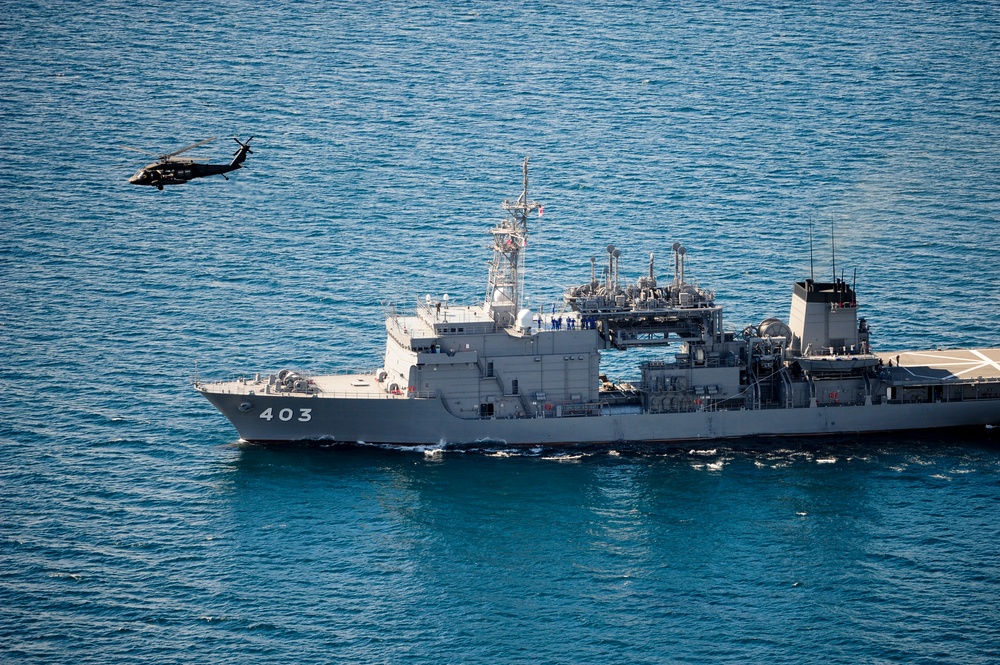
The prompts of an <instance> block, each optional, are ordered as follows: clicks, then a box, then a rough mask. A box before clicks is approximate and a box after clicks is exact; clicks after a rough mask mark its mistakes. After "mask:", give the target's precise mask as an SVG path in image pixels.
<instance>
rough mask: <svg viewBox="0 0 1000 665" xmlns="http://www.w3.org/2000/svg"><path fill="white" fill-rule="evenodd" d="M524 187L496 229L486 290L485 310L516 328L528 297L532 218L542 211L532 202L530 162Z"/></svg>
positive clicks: (506, 207) (504, 324)
mask: <svg viewBox="0 0 1000 665" xmlns="http://www.w3.org/2000/svg"><path fill="white" fill-rule="evenodd" d="M521 171H522V173H523V174H524V185H523V189H522V191H521V196H520V197H519V198H518V199H517V201H514V202H511V201H509V200H505V201H504V202H503V209H504V210H505V211H506V212H507V217H506V218H504V219H503V220H502V221H501V222H500V223H499V224H497V225H496V226H494V227H493V228H492V229H491V230H490V233H492V234H493V261H492V262H491V263H490V278H489V284H488V285H487V288H486V302H485V304H484V310H485V311H486V313H487V314H488V315H490V316H492V318H493V320H494V321H495V322H496V323H497V324H498V325H500V326H502V327H504V328H506V327H510V326H512V325H514V322H515V320H516V317H517V313H518V312H519V311H520V309H521V298H522V296H523V293H524V249H525V247H526V246H527V244H528V215H529V214H531V213H532V212H534V211H535V210H538V209H539V208H540V205H539V204H538V202H537V201H530V200H529V199H528V158H527V157H525V158H524V163H523V164H522V165H521Z"/></svg>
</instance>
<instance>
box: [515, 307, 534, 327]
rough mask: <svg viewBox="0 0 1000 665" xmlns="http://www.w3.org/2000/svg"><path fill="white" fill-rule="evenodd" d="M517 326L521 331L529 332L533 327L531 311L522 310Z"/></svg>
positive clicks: (519, 313) (518, 314)
mask: <svg viewBox="0 0 1000 665" xmlns="http://www.w3.org/2000/svg"><path fill="white" fill-rule="evenodd" d="M517 326H518V327H519V328H520V329H521V330H527V329H528V328H530V327H531V310H530V309H522V310H521V311H520V312H518V313H517Z"/></svg>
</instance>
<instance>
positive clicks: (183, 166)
mask: <svg viewBox="0 0 1000 665" xmlns="http://www.w3.org/2000/svg"><path fill="white" fill-rule="evenodd" d="M214 140H215V137H212V138H210V139H205V140H204V141H198V142H197V143H194V144H191V145H189V146H188V147H186V148H181V149H180V150H175V151H174V152H170V153H167V154H166V155H157V154H156V153H155V152H149V151H148V150H140V149H139V148H133V147H130V146H127V145H123V146H122V147H123V148H125V149H127V150H134V151H136V152H144V153H146V154H149V155H154V156H155V157H156V158H157V159H158V160H159V161H157V162H154V163H153V164H147V165H146V166H143V167H142V168H141V169H139V170H138V171H136V172H135V175H134V176H132V177H131V178H129V179H128V181H129V182H130V183H132V184H133V185H151V186H153V187H156V188H157V189H158V190H160V191H161V192H162V191H163V186H164V185H183V184H184V183H186V182H187V181H188V180H193V179H195V178H204V177H207V176H210V175H221V176H222V177H223V178H226V180H229V178H228V177H226V174H227V173H229V172H230V171H235V170H236V169H238V168H242V167H243V162H244V161H246V158H247V155H252V154H253V151H252V150H251V149H250V141H252V140H253V137H252V136H251V137H250V138H248V139H247V140H246V141H245V142H244V141H240V140H239V139H238V138H236V137H233V140H234V141H236V142H237V143H239V144H240V147H239V149H238V150H237V151H236V152H234V153H233V155H234V156H233V161H231V162H230V163H229V164H201V163H199V162H196V161H194V160H191V159H174V157H176V156H177V155H179V154H181V153H182V152H187V151H188V150H191V149H192V148H197V147H198V146H200V145H204V144H206V143H209V142H210V141H214Z"/></svg>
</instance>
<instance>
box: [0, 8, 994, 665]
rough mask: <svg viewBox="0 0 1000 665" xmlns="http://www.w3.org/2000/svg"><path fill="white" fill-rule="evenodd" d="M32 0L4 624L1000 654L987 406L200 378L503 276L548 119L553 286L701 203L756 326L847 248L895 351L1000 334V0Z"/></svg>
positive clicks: (730, 315)
mask: <svg viewBox="0 0 1000 665" xmlns="http://www.w3.org/2000/svg"><path fill="white" fill-rule="evenodd" d="M3 9H4V11H3V15H4V17H3V19H0V62H2V63H3V64H2V66H0V90H2V91H3V92H2V93H0V387H2V389H3V393H4V395H5V396H6V397H5V399H4V402H3V407H2V409H0V660H2V661H4V662H55V663H107V662H152V663H171V662H185V663H186V662H210V663H256V662H294V663H330V662H337V663H341V662H343V663H373V662H374V663H399V662H415V663H423V662H475V663H521V662H532V661H537V662H545V663H584V662H601V663H606V662H608V663H611V662H613V663H768V664H771V663H801V662H821V663H995V662H1000V554H998V550H997V544H998V543H1000V443H998V438H997V436H996V435H991V432H989V431H986V432H978V433H976V432H971V433H969V432H962V433H954V432H948V433H931V434H928V435H924V436H909V435H907V436H900V437H883V438H877V439H873V438H862V437H844V438H840V439H836V440H818V439H807V440H802V439H783V440H780V441H771V440H753V441H735V442H727V443H725V444H697V445H693V446H690V447H682V448H676V449H670V450H660V449H643V448H641V447H640V448H635V449H622V450H614V451H612V450H608V449H603V450H602V449H580V450H574V451H569V452H565V451H563V452H560V451H551V450H545V449H541V448H539V449H531V450H523V451H522V450H505V449H503V448H490V449H483V450H472V451H427V452H426V453H425V452H423V451H418V452H405V451H400V450H386V449H378V448H364V447H356V446H352V447H348V446H332V447H328V448H319V449H315V448H314V449H288V450H282V449H265V448H258V447H254V446H249V445H246V444H242V443H240V442H239V441H238V438H237V434H236V432H235V431H234V430H233V429H232V427H231V426H230V425H229V424H228V422H227V421H226V420H225V419H224V418H223V417H222V416H221V415H220V414H219V413H217V412H216V411H215V410H214V409H213V408H212V407H211V406H210V405H209V404H208V403H207V402H206V401H205V400H204V399H203V398H202V397H201V396H200V395H198V394H197V393H196V392H195V391H194V390H193V389H192V388H191V385H190V379H191V378H192V377H193V376H201V377H202V378H227V377H228V376H230V375H233V374H240V373H244V372H256V371H263V372H269V371H274V370H277V369H279V368H281V367H295V368H298V369H300V370H307V371H314V372H335V371H339V370H342V369H348V368H359V369H361V368H374V367H377V366H378V365H379V363H380V353H381V352H382V351H383V349H384V327H383V320H382V316H383V313H384V308H385V303H388V302H393V303H396V304H398V305H399V306H400V307H402V308H404V309H406V308H409V307H411V306H412V304H413V303H414V302H415V301H416V299H417V298H422V297H423V295H424V294H427V293H431V294H443V293H448V294H449V296H450V298H451V299H452V300H453V301H456V302H460V303H473V302H476V301H481V300H482V298H483V296H484V295H485V289H486V273H487V262H488V260H489V258H490V251H489V249H488V247H487V241H488V233H487V231H488V229H489V226H490V225H491V224H492V223H493V222H494V221H496V220H497V219H499V218H501V216H502V211H501V209H500V206H499V204H500V202H501V201H502V200H503V199H505V198H510V197H513V196H516V195H517V194H518V193H519V191H520V176H521V173H520V163H521V160H522V158H523V157H524V156H525V155H527V156H530V159H531V162H530V164H531V187H532V190H531V196H532V198H535V199H537V200H538V201H540V202H541V203H542V204H543V205H544V210H545V214H544V216H543V217H542V218H541V219H539V220H534V221H533V226H532V235H531V240H530V243H529V248H528V251H529V253H528V258H527V280H526V288H527V294H528V300H529V303H530V304H531V305H532V307H536V306H541V305H544V304H545V303H550V302H556V301H559V300H560V298H561V294H562V289H563V288H564V287H566V286H568V285H573V284H578V283H581V282H584V281H586V280H588V279H589V276H590V257H591V256H592V255H596V256H600V254H601V253H602V252H603V251H604V247H606V245H607V244H609V243H613V244H615V245H616V246H617V247H619V248H620V249H622V252H623V257H622V267H623V273H624V275H625V276H627V277H629V279H634V278H635V277H638V276H640V275H641V274H643V273H644V272H645V270H646V268H647V264H648V263H647V262H648V254H649V253H650V252H653V253H654V254H655V257H656V261H657V264H656V265H657V273H658V274H659V275H665V274H667V273H668V272H671V271H672V265H669V263H670V261H669V248H670V246H671V244H672V243H673V242H674V241H680V242H682V243H683V244H684V245H685V246H686V247H687V248H688V254H687V274H688V276H689V277H693V278H694V279H695V280H697V282H698V283H699V284H700V285H701V286H704V287H707V288H711V289H714V290H715V292H716V296H717V300H718V302H719V303H721V304H723V305H725V307H726V322H727V325H728V326H730V327H731V329H733V330H737V331H738V330H742V328H743V326H745V325H747V324H756V323H759V322H760V321H761V320H762V319H764V318H768V317H772V316H776V317H779V318H782V319H786V318H787V316H788V310H789V303H790V294H791V285H792V282H793V281H794V280H796V279H802V278H804V277H807V276H808V275H809V274H810V271H811V270H812V271H814V272H815V274H816V276H817V278H818V279H827V278H828V277H829V276H832V275H833V274H834V272H836V274H837V275H838V276H841V275H843V276H844V277H845V278H846V279H848V280H849V281H852V282H855V281H856V284H857V291H858V293H859V299H860V302H859V305H860V308H861V315H862V316H865V317H866V318H867V319H868V321H869V322H870V324H871V326H872V328H873V344H874V345H875V347H876V349H878V350H882V351H887V350H907V349H922V348H952V347H998V346H1000V329H998V320H1000V278H998V264H1000V262H998V247H1000V4H998V3H996V2H981V3H968V2H934V1H921V0H914V1H913V2H901V3H870V2H851V1H848V2H836V3H835V2H823V1H820V2H802V3H787V2H774V1H761V2H688V1H686V0H681V1H680V2H676V3H658V2H628V3H625V4H621V3H602V2H597V1H594V0H580V1H577V2H554V3H541V2H518V3H492V2H481V1H472V2H461V3H449V2H439V1H437V0H427V1H424V2H416V1H414V2H394V1H389V2H377V3H368V4H364V5H362V4H357V3H348V2H329V3H303V2H272V3H255V2H246V1H245V0H231V1H229V2H224V3H201V2H190V1H187V0H182V1H180V2H169V3H167V2H152V3H135V2H112V1H107V2H98V3H87V4H81V3H73V2H60V1H58V0H57V1H55V2H44V3H35V2H23V3H14V2H8V3H4V7H3ZM234 135H238V136H240V137H242V138H243V139H245V138H246V137H249V136H251V135H252V136H253V137H254V139H253V143H252V147H253V149H254V154H253V155H251V156H250V157H249V159H248V160H247V163H246V168H244V169H242V170H240V171H237V172H235V173H233V174H231V178H230V180H229V181H228V182H226V181H224V180H223V179H222V178H219V177H215V178H210V179H204V180H200V181H194V182H192V183H190V184H187V185H184V186H179V187H168V188H166V189H165V190H164V191H163V192H158V191H156V190H155V189H153V188H143V187H135V186H132V185H130V184H128V182H127V180H128V177H129V176H130V175H132V174H133V173H134V172H135V171H136V170H137V169H138V168H139V167H141V166H143V165H144V164H146V163H148V162H150V161H152V159H153V158H151V157H147V156H144V155H140V154H138V153H135V152H132V151H129V150H125V149H123V148H122V146H123V145H127V146H131V147H135V148H140V149H144V150H148V151H151V152H153V153H157V154H158V153H166V152H170V151H173V150H176V149H178V148H180V147H183V146H186V145H189V144H191V143H194V142H196V141H199V140H201V139H205V138H208V137H212V136H215V137H219V139H218V140H217V141H216V142H214V143H210V144H208V145H206V146H203V147H200V148H197V149H196V150H193V151H191V152H190V153H186V156H187V155H190V156H192V157H197V158H201V159H205V160H208V161H213V162H216V163H219V162H228V161H229V159H231V154H232V152H234V151H235V150H236V147H237V146H236V144H235V143H233V142H232V141H231V140H229V138H228V137H230V136H234ZM810 233H812V235H813V237H814V243H813V252H812V254H813V260H812V265H811V262H810V240H809V238H810ZM831 236H833V237H832V238H831ZM834 247H835V259H834V253H833V250H834ZM604 361H605V364H606V366H607V368H608V369H607V371H609V372H611V373H614V374H615V375H617V374H621V375H622V376H626V377H627V376H628V374H629V372H632V371H634V369H632V367H633V363H632V362H631V361H629V360H628V359H627V358H624V357H623V356H622V354H617V353H614V352H611V353H608V354H606V355H605V358H604ZM998 424H1000V423H998ZM993 431H994V432H995V431H997V430H993Z"/></svg>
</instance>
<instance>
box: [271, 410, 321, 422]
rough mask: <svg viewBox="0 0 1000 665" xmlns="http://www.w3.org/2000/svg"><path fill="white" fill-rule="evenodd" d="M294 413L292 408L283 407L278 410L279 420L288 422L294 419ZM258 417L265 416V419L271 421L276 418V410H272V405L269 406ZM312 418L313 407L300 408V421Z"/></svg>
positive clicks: (307, 420)
mask: <svg viewBox="0 0 1000 665" xmlns="http://www.w3.org/2000/svg"><path fill="white" fill-rule="evenodd" d="M294 414H295V412H294V411H293V410H292V409H288V408H285V409H282V410H281V411H278V420H280V421H281V422H283V423H287V422H288V421H289V420H291V419H292V416H293V415H294ZM258 418H263V419H264V420H266V421H268V422H271V420H273V419H274V412H273V411H272V410H271V407H267V408H266V409H264V410H263V411H261V413H260V415H259V416H258ZM310 420H312V409H299V417H298V421H299V422H300V423H307V422H309V421H310Z"/></svg>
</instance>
